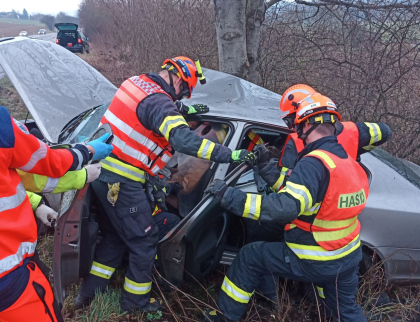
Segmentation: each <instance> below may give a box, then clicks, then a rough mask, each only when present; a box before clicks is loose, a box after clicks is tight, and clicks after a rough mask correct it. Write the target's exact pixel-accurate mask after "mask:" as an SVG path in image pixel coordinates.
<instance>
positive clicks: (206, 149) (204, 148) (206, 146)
mask: <svg viewBox="0 0 420 322" xmlns="http://www.w3.org/2000/svg"><path fill="white" fill-rule="evenodd" d="M215 146H216V144H214V143H213V142H211V141H209V140H207V139H204V140H203V142H202V143H201V146H200V149H198V152H197V157H199V158H201V159H206V160H210V157H211V154H212V152H213V149H214V147H215Z"/></svg>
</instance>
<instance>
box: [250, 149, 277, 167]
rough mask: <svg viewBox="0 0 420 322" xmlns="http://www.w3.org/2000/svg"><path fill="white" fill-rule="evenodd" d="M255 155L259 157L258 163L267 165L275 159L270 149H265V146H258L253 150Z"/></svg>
mask: <svg viewBox="0 0 420 322" xmlns="http://www.w3.org/2000/svg"><path fill="white" fill-rule="evenodd" d="M252 152H254V154H255V155H256V156H257V163H258V164H260V163H267V162H268V161H270V159H272V158H274V155H273V153H271V151H270V150H269V149H267V148H266V147H265V145H264V144H258V145H256V146H255V147H254V149H253V150H252Z"/></svg>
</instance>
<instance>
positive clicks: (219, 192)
mask: <svg viewBox="0 0 420 322" xmlns="http://www.w3.org/2000/svg"><path fill="white" fill-rule="evenodd" d="M227 188H228V185H227V184H226V182H224V181H223V180H220V179H216V180H214V181H213V182H212V183H210V184H209V186H208V187H207V189H206V190H204V192H205V193H210V194H212V195H213V196H215V197H216V198H217V199H218V200H219V201H220V200H222V199H223V196H224V194H225V192H226V190H227Z"/></svg>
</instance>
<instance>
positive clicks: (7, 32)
mask: <svg viewBox="0 0 420 322" xmlns="http://www.w3.org/2000/svg"><path fill="white" fill-rule="evenodd" d="M19 22H25V23H19ZM41 28H44V29H47V27H45V25H44V24H42V23H40V22H38V21H33V20H22V21H19V20H17V19H5V18H0V38H3V37H16V36H18V35H19V33H20V32H21V31H22V30H26V31H27V32H28V35H37V34H38V31H39V29H41Z"/></svg>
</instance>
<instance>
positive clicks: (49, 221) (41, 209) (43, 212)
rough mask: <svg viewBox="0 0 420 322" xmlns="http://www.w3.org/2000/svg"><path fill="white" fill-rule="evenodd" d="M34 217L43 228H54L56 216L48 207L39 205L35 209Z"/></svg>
mask: <svg viewBox="0 0 420 322" xmlns="http://www.w3.org/2000/svg"><path fill="white" fill-rule="evenodd" d="M35 216H37V218H39V219H40V220H41V221H42V223H43V224H44V225H45V226H48V227H55V224H56V222H57V217H58V214H57V213H56V212H55V211H54V210H53V209H51V208H50V207H48V206H46V205H44V204H41V205H40V206H38V208H36V210H35Z"/></svg>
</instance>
